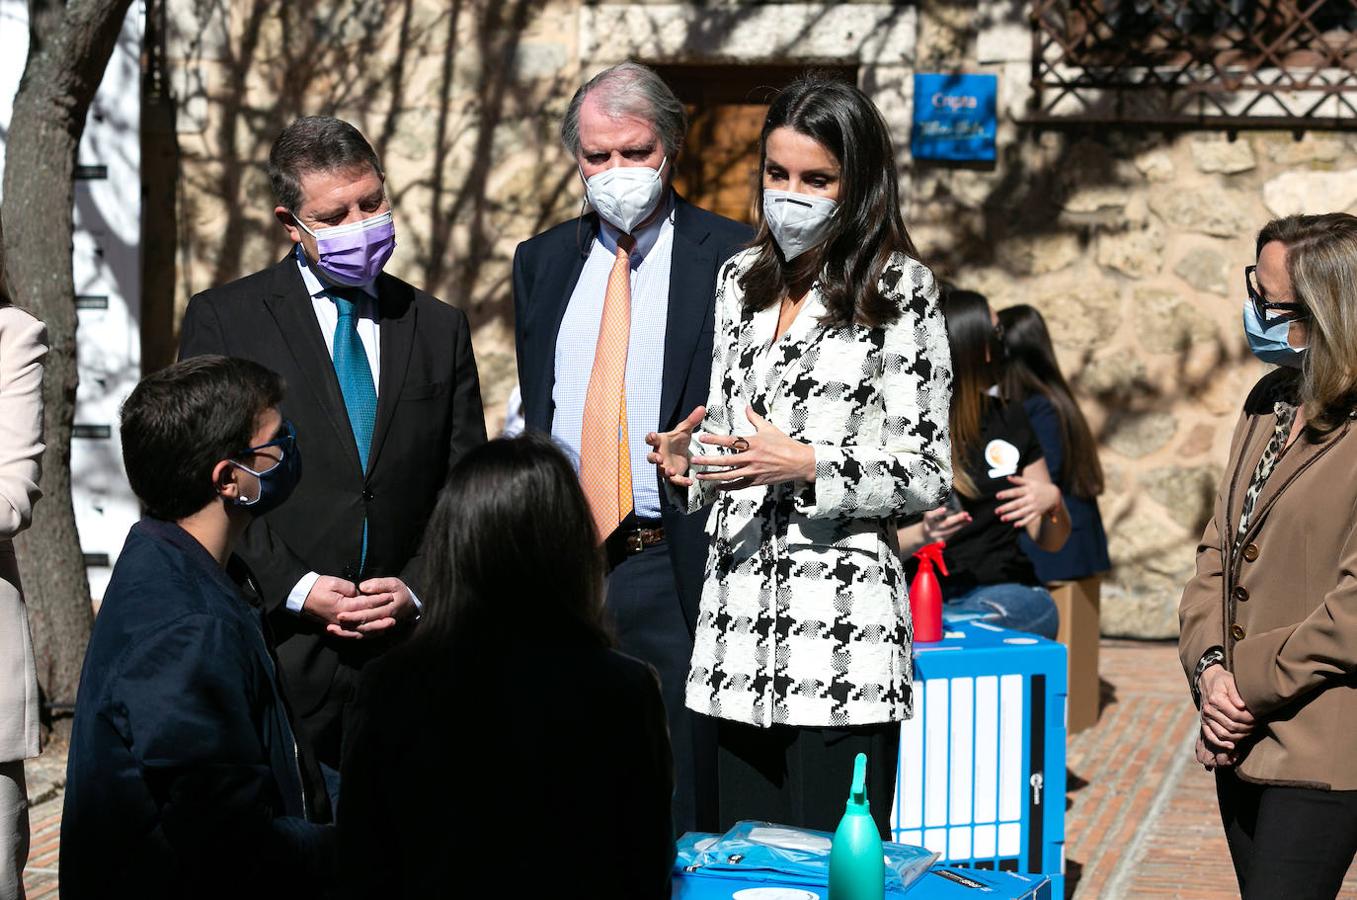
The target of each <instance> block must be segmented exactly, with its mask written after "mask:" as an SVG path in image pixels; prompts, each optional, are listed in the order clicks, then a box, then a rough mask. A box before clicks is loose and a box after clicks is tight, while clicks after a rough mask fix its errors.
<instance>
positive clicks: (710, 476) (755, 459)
mask: <svg viewBox="0 0 1357 900" xmlns="http://www.w3.org/2000/svg"><path fill="white" fill-rule="evenodd" d="M745 415H746V416H747V417H748V419H749V424H751V425H753V426H754V433H753V434H752V435H749V436H747V437H741V436H737V435H726V434H701V435H698V438H697V440H698V442H699V443H702V444H706V445H707V446H711V447H720V448H723V449H725V450H732V451H734V452H733V453H721V454H718V455H714V456H709V455H702V456H693V454H692V438H693V432H695V431H696V430H697V428H698V426H700V425H701V424H702V420H703V419H704V418H706V416H707V408H706V407H705V406H699V407H698V408H697V409H695V410H693V411H692V413H690V414H689V416H688V418H686V419H684V420H683V421H682V422H680V423H679V424H678V427H676V428H674V430H672V431H664V432H654V431H652V432H651V433H650V434H648V435H646V443H647V444H649V445H650V446H651V447H652V448H653V450H652V452H651V453H649V454H647V455H646V459H647V460H649V461H650V462H651V463H652V464H654V465H656V466H659V467H660V469H661V470H662V471H663V472H664V477H665V478H667V479H668V480H669V483H670V484H672V485H674V486H675V487H678V488H684V489H687V488H689V487H691V486H692V484H693V481H694V476H695V477H696V480H698V481H710V482H715V484H716V489H717V490H718V491H738V490H740V489H742V488H747V487H753V486H755V485H767V484H782V483H784V482H788V481H803V482H807V483H809V482H813V481H815V448H814V447H812V446H811V445H810V444H803V443H802V442H800V441H798V440H794V439H792V438H790V437H788V436H787V435H785V434H783V433H782V431H781V430H779V429H778V428H777V426H775V425H773V424H771V423H770V422H769V421H768V420H767V419H765V418H763V416H760V415H759V414H758V413H756V412H754V408H753V407H752V406H749V407H746V410H745ZM694 466H701V467H704V468H708V471H705V472H696V473H694V472H693V471H692V469H693V467H694Z"/></svg>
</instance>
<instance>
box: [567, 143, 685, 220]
mask: <svg viewBox="0 0 1357 900" xmlns="http://www.w3.org/2000/svg"><path fill="white" fill-rule="evenodd" d="M668 159H669V158H668V157H665V158H664V159H662V160H660V167H659V168H658V169H652V168H650V167H649V166H616V167H614V168H611V169H604V170H603V171H602V172H598V173H595V174H593V175H590V176H589V177H588V178H585V179H584V196H585V198H586V199H588V201H589V205H590V206H592V207H593V208H594V212H596V213H598V214H599V216H600V217H601V218H602V219H603V221H605V222H607V223H608V224H609V225H612V226H613V227H614V228H616V229H617V230H618V231H621V232H623V233H624V234H631V232H632V229H634V228H635V227H636V226H637V225H640V224H641V223H642V222H644V221H645V220H646V219H647V218H649V217H650V214H651V213H653V212H655V207H656V206H658V205H659V202H660V195H661V194H662V193H663V192H664V182H663V181H662V180H661V179H660V173H661V172H663V171H664V164H665V163H666V162H667V161H668ZM580 177H581V178H583V177H584V170H583V169H581V170H580Z"/></svg>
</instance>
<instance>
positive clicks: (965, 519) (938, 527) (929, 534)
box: [923, 506, 971, 544]
mask: <svg viewBox="0 0 1357 900" xmlns="http://www.w3.org/2000/svg"><path fill="white" fill-rule="evenodd" d="M969 524H971V514H970V513H968V512H966V511H965V510H960V511H958V512H952V511H951V510H950V509H948V508H947V507H945V506H939V507H938V508H937V509H930V510H929V511H928V512H926V513H924V517H923V530H924V543H925V544H933V543H936V542H938V541H945V540H947V539H949V538H950V537H951V536H952V535H954V534H956V533H957V532H958V531H960V530H961V529H963V528H965V527H966V526H967V525H969Z"/></svg>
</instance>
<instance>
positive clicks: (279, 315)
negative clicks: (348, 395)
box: [264, 255, 358, 467]
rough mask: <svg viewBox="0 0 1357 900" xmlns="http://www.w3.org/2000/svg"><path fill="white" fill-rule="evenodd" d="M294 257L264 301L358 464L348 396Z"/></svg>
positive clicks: (285, 264)
mask: <svg viewBox="0 0 1357 900" xmlns="http://www.w3.org/2000/svg"><path fill="white" fill-rule="evenodd" d="M292 259H293V258H292V256H290V255H289V256H288V258H287V259H286V260H284V262H283V264H281V265H280V266H279V267H278V269H277V270H276V273H275V276H274V279H273V293H272V294H271V295H270V296H269V297H268V298H267V299H266V300H265V301H264V303H265V306H267V307H268V310H269V314H270V315H272V316H273V319H274V321H275V322H276V323H277V324H278V330H279V331H280V332H281V333H282V336H283V343H284V344H286V345H287V348H288V350H289V351H290V352H291V353H292V358H293V360H294V361H295V362H296V364H297V369H298V371H300V372H301V373H302V378H303V380H304V381H305V383H306V388H307V389H308V390H310V392H311V394H312V395H313V396H314V397H315V398H316V400H317V402H318V404H319V406H320V409H322V410H323V411H324V412H325V418H326V420H327V421H329V423H330V425H331V426H333V428H334V430H335V433H336V435H337V436H338V437H339V439H340V441H341V443H342V444H344V445H346V446H347V447H348V448H349V449H350V450H351V451H352V453H353V464H354V466H355V467H357V465H358V444H357V443H356V442H355V441H354V439H353V428H352V427H351V426H350V425H349V415H348V412H347V411H346V410H345V408H344V396H343V394H341V393H340V392H339V379H338V378H336V377H335V366H334V361H333V360H331V359H330V352H329V351H328V350H326V349H325V337H324V335H322V334H321V333H320V323H319V322H317V321H316V314H315V311H314V310H313V309H312V308H311V296H310V295H309V294H307V292H306V285H305V284H304V283H303V282H302V277H301V275H300V274H299V273H298V272H297V267H296V265H295V263H292V264H289V263H291V261H292Z"/></svg>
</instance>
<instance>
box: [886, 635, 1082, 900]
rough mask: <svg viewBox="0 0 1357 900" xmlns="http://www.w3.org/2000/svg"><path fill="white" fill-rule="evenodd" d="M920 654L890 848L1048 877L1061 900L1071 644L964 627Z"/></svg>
mask: <svg viewBox="0 0 1357 900" xmlns="http://www.w3.org/2000/svg"><path fill="white" fill-rule="evenodd" d="M914 649H915V657H914V673H915V674H914V678H915V681H914V718H912V719H911V720H909V721H908V722H905V723H904V725H903V726H902V728H901V739H900V768H899V771H898V773H897V777H896V794H895V805H894V809H893V810H892V813H891V829H892V832H893V834H894V839H895V840H896V841H899V842H901V843H905V844H914V845H917V846H922V847H927V848H928V849H929V850H932V851H935V852H937V853H939V854H941V855H942V858H941V861H942V862H946V863H948V864H951V865H961V866H967V867H972V868H977V869H993V870H998V871H1012V872H1025V873H1034V874H1042V875H1047V876H1049V877H1050V879H1051V888H1050V890H1051V895H1052V896H1054V897H1057V898H1059V897H1062V896H1064V871H1065V700H1066V694H1067V688H1066V681H1065V679H1066V670H1065V647H1064V645H1062V644H1059V643H1056V642H1055V641H1048V640H1045V639H1043V638H1038V637H1035V636H1033V635H1030V634H1024V633H1021V632H1016V631H1008V630H1007V629H1003V628H997V627H995V626H992V625H988V624H986V623H983V622H966V623H948V624H947V626H946V634H945V636H944V638H943V640H941V641H939V642H937V643H933V644H918V645H916V646H915V648H914Z"/></svg>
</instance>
